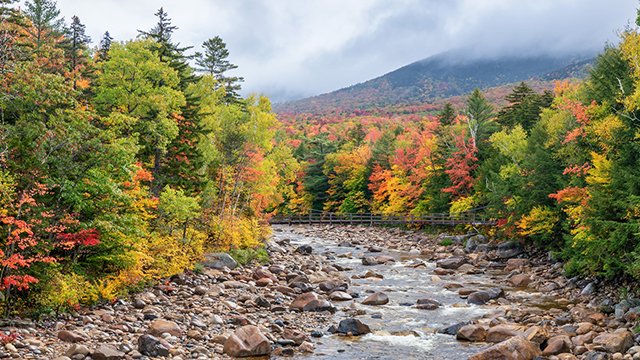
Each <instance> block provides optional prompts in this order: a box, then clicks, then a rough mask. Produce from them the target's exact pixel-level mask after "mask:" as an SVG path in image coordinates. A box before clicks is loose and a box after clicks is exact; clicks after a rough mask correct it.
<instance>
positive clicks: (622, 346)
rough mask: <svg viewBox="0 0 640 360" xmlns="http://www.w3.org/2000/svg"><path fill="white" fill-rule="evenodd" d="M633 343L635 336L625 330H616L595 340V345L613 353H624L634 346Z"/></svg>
mask: <svg viewBox="0 0 640 360" xmlns="http://www.w3.org/2000/svg"><path fill="white" fill-rule="evenodd" d="M633 343H634V341H633V335H632V334H631V332H629V331H627V330H625V329H619V330H616V331H615V332H614V333H604V334H600V335H598V336H596V338H595V339H593V344H594V345H600V346H602V347H604V348H605V349H606V350H607V351H608V352H611V353H617V352H621V353H624V352H626V351H627V350H629V348H631V347H632V346H633Z"/></svg>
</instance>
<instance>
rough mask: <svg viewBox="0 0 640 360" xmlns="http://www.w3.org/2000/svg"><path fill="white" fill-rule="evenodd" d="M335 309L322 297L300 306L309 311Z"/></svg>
mask: <svg viewBox="0 0 640 360" xmlns="http://www.w3.org/2000/svg"><path fill="white" fill-rule="evenodd" d="M335 310H336V309H335V307H333V304H331V303H330V302H329V301H327V300H324V299H315V300H311V301H309V302H308V303H307V304H305V305H304V306H303V307H302V311H311V312H320V311H330V312H334V311H335Z"/></svg>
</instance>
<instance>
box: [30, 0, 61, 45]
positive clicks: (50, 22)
mask: <svg viewBox="0 0 640 360" xmlns="http://www.w3.org/2000/svg"><path fill="white" fill-rule="evenodd" d="M24 13H25V15H26V16H27V18H29V20H31V22H32V23H33V27H32V29H33V30H32V33H31V35H32V36H33V37H34V38H35V44H36V51H37V50H39V49H40V47H41V46H42V44H43V43H44V42H46V41H49V40H51V39H53V38H55V37H57V36H59V35H61V34H63V33H64V32H65V29H64V18H61V17H60V10H59V9H58V7H57V4H56V2H55V1H53V0H29V1H27V2H26V3H25V10H24Z"/></svg>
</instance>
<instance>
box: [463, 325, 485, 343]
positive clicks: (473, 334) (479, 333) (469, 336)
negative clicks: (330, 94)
mask: <svg viewBox="0 0 640 360" xmlns="http://www.w3.org/2000/svg"><path fill="white" fill-rule="evenodd" d="M486 337H487V329H486V328H485V327H484V326H482V325H476V324H470V325H465V326H463V327H461V328H460V329H458V331H457V332H456V339H458V340H465V341H473V342H479V341H484V340H485V339H486Z"/></svg>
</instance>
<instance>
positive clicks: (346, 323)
mask: <svg viewBox="0 0 640 360" xmlns="http://www.w3.org/2000/svg"><path fill="white" fill-rule="evenodd" d="M336 331H337V332H338V333H340V334H351V335H353V336H359V335H365V334H368V333H370V332H371V329H370V328H369V326H368V325H367V324H365V323H363V322H362V321H360V320H358V319H353V318H349V319H344V320H341V321H340V323H339V324H338V329H337V330H336Z"/></svg>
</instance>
